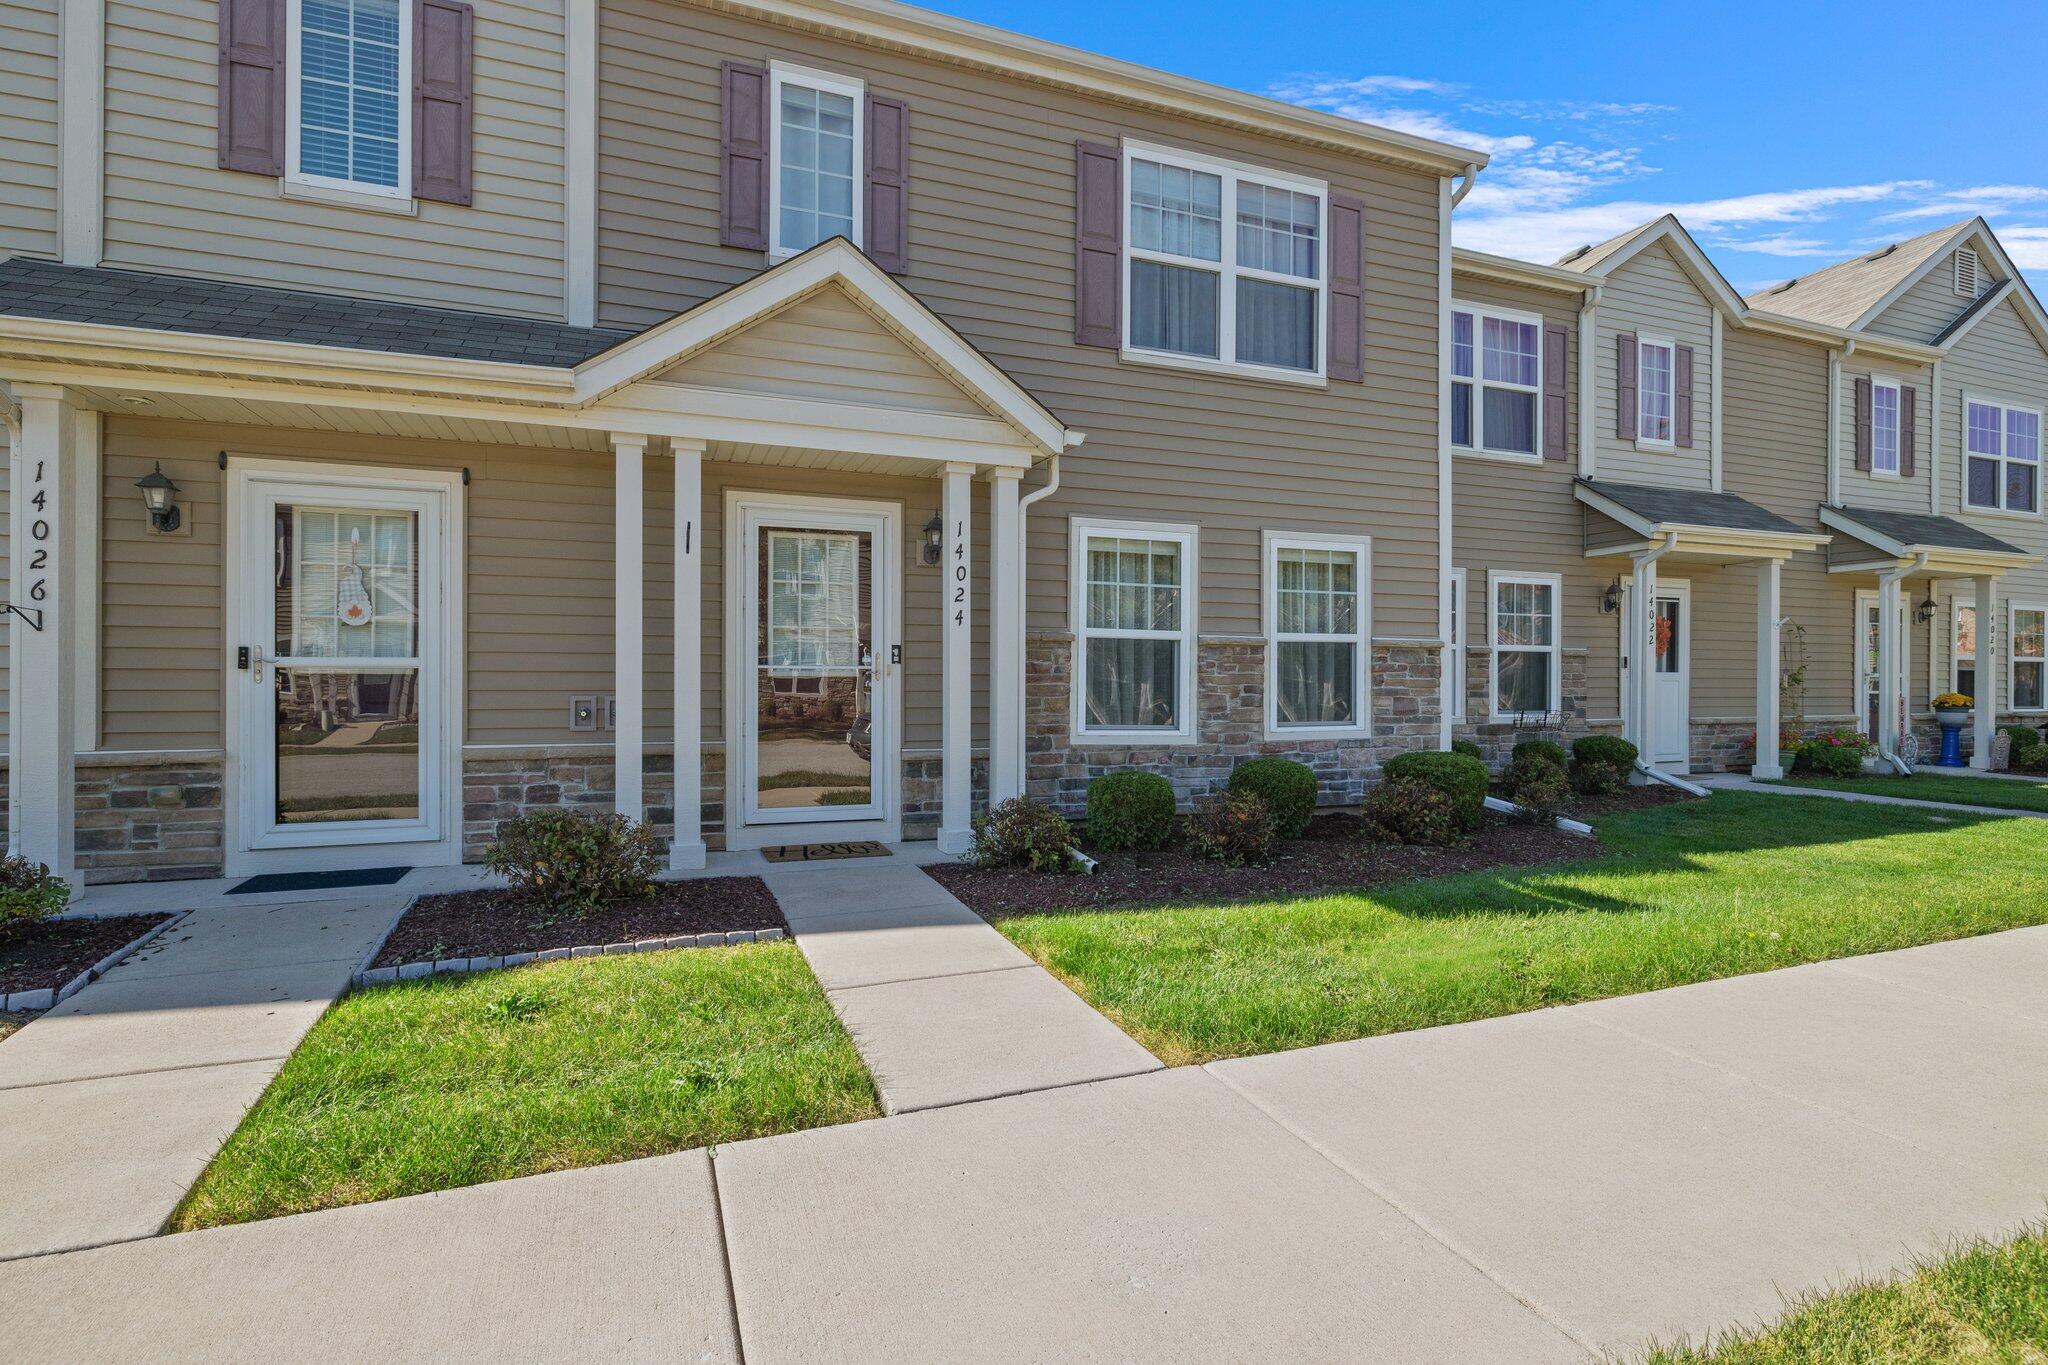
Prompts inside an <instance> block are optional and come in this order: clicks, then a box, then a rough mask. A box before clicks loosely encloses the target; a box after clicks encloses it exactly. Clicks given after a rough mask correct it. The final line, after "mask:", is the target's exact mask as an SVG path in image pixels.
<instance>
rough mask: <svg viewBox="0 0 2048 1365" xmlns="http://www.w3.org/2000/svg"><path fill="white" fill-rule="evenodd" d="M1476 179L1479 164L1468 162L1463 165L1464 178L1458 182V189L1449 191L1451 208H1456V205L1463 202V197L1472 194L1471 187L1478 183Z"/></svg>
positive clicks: (1477, 177)
mask: <svg viewBox="0 0 2048 1365" xmlns="http://www.w3.org/2000/svg"><path fill="white" fill-rule="evenodd" d="M1478 179H1479V163H1478V162H1476V161H1468V162H1467V163H1465V175H1464V178H1463V179H1461V180H1460V181H1459V182H1458V188H1457V189H1455V190H1452V191H1451V207H1452V208H1456V207H1458V205H1460V204H1462V203H1464V202H1465V196H1466V195H1468V194H1470V193H1472V186H1473V185H1474V184H1475V183H1476V182H1477V181H1478Z"/></svg>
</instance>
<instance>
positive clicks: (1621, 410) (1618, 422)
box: [1614, 332, 1636, 441]
mask: <svg viewBox="0 0 2048 1365" xmlns="http://www.w3.org/2000/svg"><path fill="white" fill-rule="evenodd" d="M1614 436H1615V439H1616V440H1620V441H1633V440H1634V439H1635V438H1636V337H1635V333H1633V332H1623V333H1622V334H1621V335H1620V336H1618V337H1616V338H1615V339H1614Z"/></svg>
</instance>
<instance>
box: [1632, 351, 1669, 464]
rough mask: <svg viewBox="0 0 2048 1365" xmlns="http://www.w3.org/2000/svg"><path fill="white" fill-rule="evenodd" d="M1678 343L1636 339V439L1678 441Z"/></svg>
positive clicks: (1650, 442)
mask: <svg viewBox="0 0 2048 1365" xmlns="http://www.w3.org/2000/svg"><path fill="white" fill-rule="evenodd" d="M1677 351H1678V348H1677V346H1676V344H1675V343H1673V342H1669V341H1665V340H1663V339H1661V338H1657V337H1638V338H1637V339H1636V439H1637V440H1638V441H1643V442H1647V443H1648V444H1651V445H1660V446H1664V445H1673V444H1675V443H1676V441H1677V427H1676V425H1675V421H1676V419H1675V418H1674V417H1673V415H1672V414H1673V412H1674V411H1675V409H1676V405H1675V402H1674V395H1675V394H1676V393H1677V383H1676V378H1675V375H1676V369H1675V365H1674V361H1673V358H1674V357H1675V356H1676V354H1677Z"/></svg>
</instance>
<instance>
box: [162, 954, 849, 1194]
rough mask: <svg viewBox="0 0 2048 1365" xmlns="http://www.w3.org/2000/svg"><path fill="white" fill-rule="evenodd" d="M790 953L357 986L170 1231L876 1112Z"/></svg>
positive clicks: (817, 994)
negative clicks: (368, 986)
mask: <svg viewBox="0 0 2048 1365" xmlns="http://www.w3.org/2000/svg"><path fill="white" fill-rule="evenodd" d="M879 1112H880V1109H879V1107H878V1105H877V1103H876V1098H875V1089H874V1083H873V1081H872V1080H871V1079H870V1078H869V1076H868V1073H867V1069H866V1068H865V1067H863V1066H862V1065H861V1060H860V1058H859V1056H858V1055H857V1054H856V1053H855V1052H854V1049H853V1044H852V1042H851V1040H850V1039H848V1037H847V1035H846V1031H845V1030H844V1029H843V1028H841V1027H840V1024H839V1020H838V1019H837V1018H836V1017H835V1016H834V1015H833V1013H832V1008H831V1006H830V1005H829V1004H828V1003H827V1002H826V1000H825V995H824V992H823V991H822V990H821V989H819V987H818V983H817V981H816V979H815V978H813V977H812V975H811V972H810V968H809V967H808V966H807V965H806V964H805V962H804V960H803V957H802V955H801V954H799V953H798V952H797V949H796V947H795V945H794V944H791V943H787V942H784V943H772V944H770V943H763V944H750V945H746V946H741V947H733V948H697V949H691V950H688V951H677V952H663V953H645V954H636V955H633V956H628V957H599V958H590V959H577V960H572V961H567V962H550V963H544V964H538V965H535V966H530V967H520V968H515V969H512V970H508V971H495V972H481V973H477V974H475V975H469V976H444V977H438V978H431V979H428V980H424V981H411V982H403V983H400V984H398V985H395V986H381V987H377V988H374V989H371V990H365V991H359V992H357V993H355V994H353V995H350V996H348V997H346V998H344V999H343V1000H342V1001H341V1002H340V1003H339V1004H337V1005H336V1006H335V1007H334V1008H333V1009H332V1010H330V1011H328V1013H327V1015H326V1016H325V1017H324V1018H323V1019H321V1020H320V1022H319V1023H318V1024H316V1025H315V1026H314V1027H313V1029H312V1031H311V1032H310V1033H308V1034H307V1036H306V1039H305V1041H304V1042H303V1043H301V1044H300V1045H299V1049H298V1050H297V1051H296V1052H294V1053H293V1054H292V1056H291V1058H290V1060H288V1061H287V1062H286V1063H285V1065H284V1069H283V1071H281V1072H280V1073H279V1074H278V1077H277V1079H276V1080H275V1081H273V1082H272V1083H271V1085H270V1088H269V1089H268V1090H267V1091H265V1092H264V1095H263V1098H262V1099H261V1100H259V1101H258V1102H257V1104H256V1107H255V1108H254V1109H252V1110H250V1112H249V1115H248V1117H247V1118H246V1119H244V1120H243V1122H242V1126H241V1127H240V1128H238V1129H237V1130H236V1131H235V1133H234V1135H233V1136H232V1137H230V1138H229V1139H228V1143H227V1146H226V1147H224V1148H223V1149H222V1150H221V1152H220V1155H219V1156H217V1157H215V1158H214V1161H213V1164H212V1165H211V1166H210V1167H208V1168H207V1171H206V1174H205V1175H204V1176H202V1177H201V1178H200V1181H199V1183H198V1185H197V1186H195V1187H194V1188H193V1190H192V1192H191V1193H190V1194H188V1195H187V1196H186V1198H185V1202H184V1204H183V1205H182V1206H181V1207H180V1209H179V1210H178V1213H177V1215H176V1217H175V1219H174V1220H173V1224H172V1226H173V1227H174V1228H176V1229H179V1230H184V1229H190V1228H201V1227H211V1226H214V1225H216V1224H220V1223H240V1222H246V1221H248V1220H250V1219H255V1218H269V1217H273V1216H275V1215H277V1214H284V1213H299V1212H303V1211H305V1210H308V1209H320V1208H330V1207H333V1206H335V1205H339V1204H357V1203H363V1202H365V1201H368V1200H372V1199H389V1198H392V1197H394V1196H396V1195H404V1194H418V1193H421V1192H423V1191H426V1190H445V1189H451V1188H454V1187H456V1186H459V1185H474V1184H477V1183H479V1182H481V1181H486V1180H503V1179H505V1178H507V1177H510V1176H519V1175H532V1174H534V1173H536V1172H539V1171H552V1170H561V1169H564V1168H567V1167H572V1166H592V1165H597V1164H599V1163H602V1162H610V1161H625V1160H628V1159H630V1158H633V1157H642V1156H652V1155H655V1154H656V1153H660V1152H674V1151H681V1150H683V1149H685V1148H690V1147H702V1146H706V1145H708V1144H711V1143H717V1142H731V1141H736V1140H738V1139H741V1138H750V1137H760V1136H763V1135H766V1134H769V1133H783V1132H788V1131H790V1130H792V1129H797V1128H811V1127H816V1126H819V1125H821V1124H828V1123H845V1122H847V1121H849V1120H853V1119H863V1118H869V1117H872V1116H874V1115H875V1114H877V1113H879Z"/></svg>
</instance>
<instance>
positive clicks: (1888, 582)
mask: <svg viewBox="0 0 2048 1365" xmlns="http://www.w3.org/2000/svg"><path fill="white" fill-rule="evenodd" d="M1927 553H1928V552H1927V551H1925V550H1922V551H1920V552H1919V553H1918V554H1916V555H1914V556H1913V562H1912V563H1910V564H1907V565H1905V566H1904V567H1900V566H1899V565H1897V564H1894V565H1892V567H1890V568H1889V569H1883V570H1880V571H1879V572H1878V575H1877V601H1878V610H1879V612H1880V613H1882V614H1881V615H1880V616H1879V618H1878V624H1877V628H1878V630H1879V631H1880V632H1882V631H1883V630H1884V629H1885V627H1886V625H1890V627H1891V629H1892V630H1893V631H1894V632H1896V631H1897V630H1898V629H1899V626H1898V622H1897V620H1896V619H1893V620H1891V621H1887V620H1886V619H1885V618H1886V617H1893V618H1896V616H1897V613H1895V612H1887V611H1885V610H1884V601H1885V589H1886V588H1889V587H1891V586H1892V585H1894V584H1896V583H1898V582H1900V581H1901V580H1902V579H1907V578H1911V577H1912V576H1913V575H1914V574H1917V573H1925V572H1926V571H1927ZM1880 638H1882V635H1880ZM1903 643H1904V642H1903V641H1897V640H1895V641H1894V642H1893V644H1892V647H1891V649H1890V650H1888V651H1887V650H1884V649H1879V650H1878V654H1879V656H1880V657H1879V659H1878V666H1879V667H1880V668H1882V669H1884V671H1885V672H1886V673H1890V674H1892V675H1894V676H1896V675H1897V674H1898V672H1899V669H1898V667H1897V665H1898V658H1897V655H1898V651H1899V647H1900V645H1902V644H1903ZM1893 686H1895V687H1896V686H1899V684H1897V683H1894V684H1893ZM1906 686H1908V687H1910V686H1911V683H1907V684H1906ZM1878 696H1879V697H1880V698H1881V697H1883V696H1884V685H1883V680H1882V678H1880V679H1879V684H1878ZM1905 710H1906V713H1907V716H1908V719H1909V720H1910V718H1911V715H1912V711H1913V706H1912V702H1911V700H1910V699H1908V700H1907V701H1906V705H1905ZM1889 719H1891V717H1889V716H1885V715H1880V716H1878V718H1877V734H1875V735H1872V736H1871V738H1872V739H1876V740H1879V741H1880V742H1879V744H1878V746H1877V754H1878V757H1879V758H1882V759H1883V760H1884V761H1885V762H1887V763H1889V764H1891V765H1892V766H1893V767H1894V768H1896V769H1898V771H1899V776H1901V777H1911V776H1912V775H1913V765H1912V764H1910V763H1908V762H1906V760H1905V759H1903V758H1900V757H1899V756H1898V755H1897V754H1895V753H1893V752H1892V751H1891V750H1890V749H1887V748H1885V747H1884V744H1883V743H1882V736H1883V735H1884V725H1885V722H1886V721H1887V720H1889Z"/></svg>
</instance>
